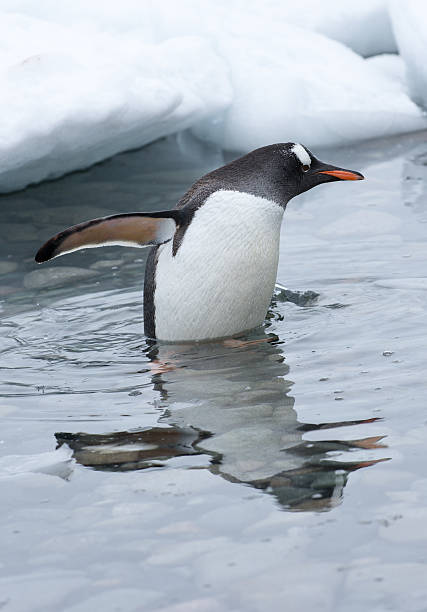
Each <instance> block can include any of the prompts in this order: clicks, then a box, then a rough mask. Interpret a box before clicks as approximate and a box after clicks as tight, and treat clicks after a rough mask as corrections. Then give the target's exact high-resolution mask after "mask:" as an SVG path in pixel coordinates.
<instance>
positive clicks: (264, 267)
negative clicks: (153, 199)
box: [35, 142, 363, 342]
mask: <svg viewBox="0 0 427 612" xmlns="http://www.w3.org/2000/svg"><path fill="white" fill-rule="evenodd" d="M360 179H363V176H362V175H361V174H360V173H359V172H353V171H351V170H344V169H342V168H337V167H336V166H331V165H329V164H325V163H323V162H321V161H319V160H318V159H316V157H314V155H313V154H312V153H311V152H310V151H309V150H308V149H307V148H305V147H303V146H302V145H301V144H297V143H292V142H291V143H289V142H288V143H280V144H273V145H269V146H266V147H261V148H260V149H256V150H255V151H252V152H251V153H248V154H247V155H244V156H243V157H240V158H239V159H236V160H235V161H233V162H231V163H229V164H226V165H225V166H223V167H221V168H218V169H217V170H214V171H213V172H210V173H209V174H206V175H205V176H203V177H202V178H201V179H199V180H198V181H197V182H196V183H194V185H193V186H192V187H191V188H190V189H189V190H188V191H187V193H186V194H185V195H184V196H183V197H182V198H181V200H180V201H179V202H178V204H177V205H176V207H175V208H174V209H173V210H166V211H161V212H153V213H126V214H119V215H112V216H110V217H102V218H100V219H93V220H92V221H86V222H85V223H80V224H79V225H74V226H73V227H70V228H68V229H66V230H64V231H63V232H60V233H59V234H57V235H56V236H54V237H53V238H51V239H50V240H48V241H47V242H46V244H44V245H43V246H42V247H41V249H40V250H39V251H38V253H37V254H36V257H35V260H36V262H38V263H41V262H44V261H48V260H49V259H52V258H54V257H58V256H59V255H64V254H65V253H70V252H72V251H78V250H79V249H86V248H92V247H99V246H105V245H123V246H133V247H145V246H150V245H153V248H152V249H151V252H150V254H149V257H148V262H147V266H146V271H145V286H144V324H145V334H146V335H147V336H148V337H149V338H156V339H158V340H164V341H169V342H178V341H200V340H212V339H216V338H223V337H225V336H232V335H234V334H237V333H239V332H243V331H246V330H249V329H252V328H254V327H257V326H258V325H260V324H261V323H262V322H263V320H264V317H265V315H266V313H267V309H268V306H269V304H270V300H271V297H272V294H273V290H274V284H275V281H276V273H277V264H278V259H279V240H280V224H281V221H282V217H283V213H284V210H285V208H286V205H287V203H288V202H289V200H290V199H291V198H293V197H294V196H297V195H299V194H300V193H303V192H304V191H307V190H308V189H311V188H312V187H315V186H316V185H320V184H321V183H329V182H331V181H339V180H360Z"/></svg>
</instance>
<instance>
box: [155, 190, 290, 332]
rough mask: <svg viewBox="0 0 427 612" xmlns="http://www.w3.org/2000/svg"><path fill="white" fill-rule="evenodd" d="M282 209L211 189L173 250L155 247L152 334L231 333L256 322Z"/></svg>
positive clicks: (271, 275) (272, 274) (266, 298)
mask: <svg viewBox="0 0 427 612" xmlns="http://www.w3.org/2000/svg"><path fill="white" fill-rule="evenodd" d="M282 217H283V208H282V207H281V206H279V205H278V204H276V203H274V202H272V201H270V200H267V199H265V198H260V197H256V196H253V195H250V194H246V193H242V192H239V191H225V190H224V191H217V192H215V193H213V194H212V195H211V196H209V197H208V199H207V200H206V202H205V203H204V204H203V205H202V206H201V207H200V208H199V209H198V210H197V211H196V213H195V215H194V217H193V219H192V221H191V223H190V225H189V227H188V228H187V231H186V232H185V235H184V238H183V241H182V243H181V245H180V247H179V249H178V252H177V253H176V255H175V257H174V256H173V255H172V246H173V245H172V241H170V242H168V243H166V244H164V245H162V246H160V247H159V250H158V259H157V266H156V275H155V294H154V307H155V326H156V337H157V338H158V339H159V340H167V341H172V342H176V341H190V340H208V339H213V338H221V337H224V336H231V335H233V334H236V333H238V332H241V331H245V330H248V329H252V328H254V327H256V326H258V325H260V324H261V323H262V321H263V320H264V317H265V315H266V312H267V309H268V306H269V304H270V300H271V296H272V294H273V290H274V284H275V281H276V275H277V264H278V259H279V241H280V225H281V221H282Z"/></svg>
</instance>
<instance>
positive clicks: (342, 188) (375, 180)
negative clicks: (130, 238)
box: [0, 134, 427, 612]
mask: <svg viewBox="0 0 427 612" xmlns="http://www.w3.org/2000/svg"><path fill="white" fill-rule="evenodd" d="M316 153H317V152H316ZM319 157H321V158H324V159H325V160H327V161H330V162H332V163H337V164H339V165H341V166H344V167H349V168H353V169H355V170H360V171H361V172H363V173H364V174H365V175H366V177H367V180H366V181H364V182H363V183H355V184H352V183H345V184H344V183H343V184H338V183H336V184H333V185H327V186H323V187H319V188H317V189H314V190H312V191H310V192H308V193H307V194H304V196H301V197H299V198H297V199H295V200H294V201H292V202H291V204H290V205H289V207H288V210H287V211H286V214H285V221H284V224H283V227H282V243H281V257H280V263H279V274H278V280H279V281H280V282H281V283H282V284H284V285H285V286H286V287H287V288H289V289H290V290H291V291H290V292H288V293H286V294H285V293H283V292H279V291H278V292H277V295H276V296H275V297H274V299H273V301H272V305H271V309H270V312H269V314H268V317H267V319H266V321H265V324H264V326H263V327H262V328H260V329H258V330H255V331H254V332H252V333H251V334H249V335H247V336H244V337H241V338H239V339H237V340H236V341H232V342H218V343H211V344H200V345H167V344H161V345H151V344H149V343H147V342H146V341H145V338H144V336H143V333H142V332H143V325H142V294H141V289H142V280H143V271H144V265H145V258H146V252H145V250H143V249H135V250H133V249H129V250H125V249H120V248H114V247H110V248H106V249H102V250H99V249H93V250H88V251H86V252H78V253H74V254H72V255H70V256H67V257H64V258H60V259H58V260H55V261H53V262H50V263H48V264H46V265H45V266H43V267H38V266H36V264H34V261H33V256H34V252H35V251H36V250H37V248H38V247H39V246H40V244H41V243H42V242H43V241H44V240H45V239H46V238H48V237H49V236H50V235H52V234H53V233H55V232H57V231H59V230H61V229H63V228H64V227H66V226H68V225H70V224H73V223H76V222H79V221H82V220H85V219H89V218H93V217H96V216H101V215H106V214H112V213H114V212H128V211H132V210H145V211H148V210H161V209H164V208H170V207H172V206H173V205H174V204H175V202H176V201H177V199H178V198H179V197H180V195H182V194H183V193H184V192H185V190H186V189H187V188H188V187H189V185H191V183H192V182H193V181H194V180H195V179H196V178H198V177H199V176H200V175H201V174H203V173H204V172H206V171H207V170H209V169H211V168H213V167H216V166H218V165H220V164H221V163H223V161H224V158H223V156H222V154H221V152H219V151H217V150H215V149H209V148H207V147H203V146H201V145H199V144H197V143H194V142H190V141H188V140H186V139H183V138H182V137H180V138H178V139H175V138H170V139H165V140H163V141H159V142H158V143H155V144H153V145H151V146H149V147H146V148H144V149H142V150H141V151H136V152H132V153H128V154H124V155H120V156H117V157H116V158H114V159H113V160H110V161H108V162H105V163H103V164H100V165H98V166H95V167H94V168H92V169H90V170H88V171H85V172H80V173H76V174H74V175H71V176H68V177H65V178H63V179H61V180H58V181H54V182H51V183H44V184H41V185H39V186H34V187H30V188H28V189H26V190H25V191H22V192H19V193H17V194H12V195H8V196H3V197H1V198H0V221H1V228H2V231H1V235H0V280H1V284H0V308H1V310H0V338H1V344H0V354H1V363H0V366H1V377H0V398H1V400H0V416H1V422H2V428H1V434H0V487H1V491H2V493H1V499H2V510H1V514H2V521H1V528H2V536H1V542H2V554H1V559H0V562H1V570H2V571H1V575H0V608H1V609H2V610H3V609H4V610H6V611H7V612H10V611H13V612H17V611H19V612H20V611H22V612H24V611H25V612H27V611H29V610H31V611H40V612H42V611H43V612H50V611H52V612H53V611H57V610H64V611H65V610H66V611H67V612H68V611H69V612H86V611H92V610H104V611H106V612H109V611H111V612H113V611H116V610H123V611H126V612H129V611H134V610H135V611H142V610H143V611H146V610H147V611H151V610H153V611H154V610H156V611H166V610H167V611H169V612H181V611H183V610H186V611H187V610H194V611H197V612H199V611H200V612H222V611H227V612H228V611H230V612H231V611H233V612H235V611H244V612H252V611H253V612H258V611H265V610H272V611H275V610H278V611H282V610H285V609H286V610H287V611H290V612H292V611H293V610H300V609H304V608H305V609H316V610H320V611H325V612H326V611H328V612H329V611H331V610H336V611H340V612H341V611H342V610H346V611H347V610H349V611H352V612H353V611H359V610H375V611H378V612H379V611H381V612H382V611H383V610H384V611H385V610H396V611H397V610H399V611H401V610H405V612H418V611H420V612H421V611H425V610H426V609H427V608H426V606H427V604H426V601H427V580H426V577H427V565H426V563H427V531H426V529H425V526H426V524H427V509H426V507H427V477H426V475H425V465H426V461H425V444H426V442H427V428H426V424H427V417H426V399H427V394H426V383H425V378H426V368H425V355H426V348H425V347H426V345H427V328H426V323H427V300H426V298H427V276H426V260H427V242H426V231H427V225H426V224H427V204H426V202H427V198H426V195H427V144H426V143H425V134H424V135H423V134H418V135H416V136H408V137H406V138H399V139H393V140H386V141H375V142H372V143H368V144H366V143H365V144H361V145H358V146H357V147H349V148H346V149H341V150H334V151H328V152H319ZM305 292H308V293H305Z"/></svg>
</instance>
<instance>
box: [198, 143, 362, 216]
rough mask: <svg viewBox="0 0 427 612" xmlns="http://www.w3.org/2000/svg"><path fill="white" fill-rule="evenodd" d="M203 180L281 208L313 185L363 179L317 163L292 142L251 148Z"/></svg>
mask: <svg viewBox="0 0 427 612" xmlns="http://www.w3.org/2000/svg"><path fill="white" fill-rule="evenodd" d="M207 177H209V178H210V179H216V180H218V179H219V180H221V182H222V184H223V185H225V184H226V185H229V186H230V187H231V188H234V189H236V190H238V191H246V192H247V193H251V194H253V195H256V196H261V197H264V198H268V199H271V200H274V201H276V202H277V203H278V204H280V205H281V206H283V207H285V206H286V204H287V203H288V202H289V200H290V199H291V198H293V197H295V196H297V195H299V194H300V193H304V191H308V190H309V189H311V188H312V187H315V186H316V185H321V184H322V183H330V182H332V181H359V180H362V179H363V178H364V177H363V175H362V174H360V172H355V171H353V170H345V169H344V168H339V167H337V166H332V165H331V164H327V163H325V162H322V161H320V160H319V159H317V158H316V157H315V156H314V155H313V153H311V151H309V149H307V148H306V147H304V146H303V145H301V144H299V143H295V142H286V143H278V144H273V145H269V146H266V147H261V148H259V149H255V151H252V152H251V153H248V154H247V155H244V156H243V157H240V158H239V159H236V160H235V161H233V162H231V163H229V164H227V165H226V166H223V167H222V168H219V169H218V170H215V171H214V172H211V173H210V174H208V175H207Z"/></svg>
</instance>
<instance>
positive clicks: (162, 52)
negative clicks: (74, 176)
mask: <svg viewBox="0 0 427 612" xmlns="http://www.w3.org/2000/svg"><path fill="white" fill-rule="evenodd" d="M0 40H1V43H0V51H1V52H2V53H1V55H2V59H1V60H0V79H1V83H2V100H1V109H2V113H1V114H2V120H1V122H0V160H1V166H0V167H1V170H0V189H1V190H2V191H10V190H14V189H18V188H21V187H24V186H26V185H28V184H29V183H32V182H34V181H40V180H42V179H46V178H53V177H56V176H59V175H62V174H64V173H65V172H69V171H71V170H76V169H80V168H85V167H87V166H89V165H91V164H93V163H95V162H98V161H100V160H102V159H105V158H107V157H110V156H111V155H114V154H115V153H117V152H119V151H123V150H127V149H132V148H135V147H139V146H142V145H143V144H146V143H148V142H150V141H152V140H155V139H157V138H159V137H161V136H164V135H166V134H169V133H172V132H176V131H179V130H182V129H185V128H187V127H189V125H191V124H192V123H194V122H195V121H198V120H200V119H202V118H203V117H205V116H207V115H211V114H215V113H217V112H218V111H220V110H222V109H223V108H224V107H225V106H226V105H227V104H228V103H229V102H230V95H231V92H230V87H229V82H228V76H227V69H226V66H225V65H224V62H223V61H222V60H221V58H219V57H218V55H217V54H216V53H214V51H213V50H212V48H211V46H210V44H209V42H208V41H207V40H203V39H201V38H195V37H180V38H179V39H178V38H170V39H168V40H166V41H164V42H161V43H158V44H157V43H156V44H153V43H147V42H144V41H143V40H142V39H140V38H139V36H137V34H133V35H132V36H123V35H122V34H121V33H115V34H113V33H109V32H105V31H102V29H101V27H99V26H98V27H96V26H95V23H90V22H88V23H87V24H84V25H82V24H73V26H72V27H66V26H63V25H62V24H57V23H52V22H47V21H45V20H41V19H37V18H34V17H29V16H26V15H17V14H12V13H11V14H9V13H4V14H2V15H1V19H0Z"/></svg>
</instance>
